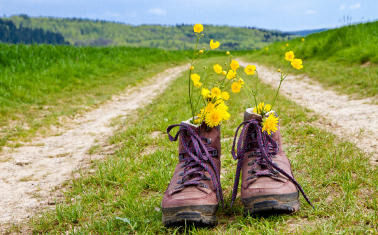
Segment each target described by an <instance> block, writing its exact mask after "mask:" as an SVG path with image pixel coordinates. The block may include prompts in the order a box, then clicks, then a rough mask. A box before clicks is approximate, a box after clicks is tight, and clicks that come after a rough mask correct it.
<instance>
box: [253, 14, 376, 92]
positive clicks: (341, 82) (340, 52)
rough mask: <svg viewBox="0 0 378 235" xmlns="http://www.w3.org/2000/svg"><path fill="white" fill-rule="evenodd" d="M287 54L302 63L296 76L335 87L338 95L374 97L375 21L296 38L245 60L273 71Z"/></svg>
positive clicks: (272, 46) (258, 52)
mask: <svg viewBox="0 0 378 235" xmlns="http://www.w3.org/2000/svg"><path fill="white" fill-rule="evenodd" d="M286 43H287V44H288V46H286ZM287 51H293V52H294V54H295V56H296V57H297V58H300V59H302V60H303V64H304V69H303V70H300V71H296V73H307V74H309V75H310V76H312V77H313V78H315V79H317V80H318V81H320V82H322V83H323V84H325V85H329V86H334V85H336V87H335V88H336V89H338V90H339V91H340V92H342V93H359V94H361V95H363V96H375V95H378V66H377V64H378V21H375V22H369V23H364V24H355V25H348V26H344V27H341V28H337V29H332V30H328V31H324V32H321V33H314V34H310V35H308V36H307V37H305V39H304V41H302V40H301V38H296V39H293V40H290V41H288V42H285V43H282V42H281V43H273V44H272V45H270V46H269V49H268V50H259V51H256V52H255V53H252V54H251V55H250V56H249V58H250V59H251V60H252V59H253V60H254V61H259V62H263V63H265V64H270V65H274V66H275V67H277V66H280V65H281V64H282V60H283V58H284V54H285V52H287Z"/></svg>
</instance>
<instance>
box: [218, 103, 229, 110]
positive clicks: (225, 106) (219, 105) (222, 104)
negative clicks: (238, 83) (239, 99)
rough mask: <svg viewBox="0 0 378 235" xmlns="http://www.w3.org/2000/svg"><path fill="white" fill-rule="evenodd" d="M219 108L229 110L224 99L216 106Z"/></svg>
mask: <svg viewBox="0 0 378 235" xmlns="http://www.w3.org/2000/svg"><path fill="white" fill-rule="evenodd" d="M216 108H217V109H219V110H224V111H227V110H228V106H227V105H225V103H224V101H222V102H220V103H219V104H218V105H217V106H216Z"/></svg>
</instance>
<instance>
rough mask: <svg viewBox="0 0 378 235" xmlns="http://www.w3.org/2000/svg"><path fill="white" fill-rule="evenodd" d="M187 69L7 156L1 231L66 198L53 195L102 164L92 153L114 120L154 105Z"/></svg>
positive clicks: (1, 167) (2, 165)
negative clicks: (92, 166)
mask: <svg viewBox="0 0 378 235" xmlns="http://www.w3.org/2000/svg"><path fill="white" fill-rule="evenodd" d="M185 68H187V66H180V67H175V68H171V69H167V70H166V71H164V72H162V73H159V74H157V75H156V76H154V77H153V78H151V79H149V80H148V81H146V82H145V83H143V84H141V86H139V88H138V87H136V88H132V89H129V90H127V91H126V92H125V93H124V94H123V95H117V96H114V97H113V98H112V100H111V101H109V102H106V103H105V104H103V105H102V106H101V107H100V108H98V109H95V110H93V111H91V112H89V113H87V114H86V115H85V116H84V117H82V118H78V119H76V120H74V122H75V123H74V125H73V126H72V128H71V129H70V130H68V131H66V132H65V133H64V134H62V135H60V136H53V137H48V138H40V139H35V140H33V141H32V142H31V143H30V144H29V145H28V146H23V147H20V148H17V149H16V150H15V151H14V152H10V151H8V152H6V151H5V152H3V153H2V154H1V156H0V160H2V161H0V189H1V190H0V227H1V224H4V223H9V222H19V221H22V220H23V219H25V218H28V217H29V216H31V215H32V214H33V211H36V209H37V208H40V207H46V206H47V205H49V204H53V203H54V200H55V198H56V197H59V196H60V197H63V194H62V193H61V192H59V190H58V192H54V191H53V189H55V188H59V187H60V186H61V185H62V183H63V182H65V181H67V180H69V179H70V178H71V177H72V172H73V171H74V170H78V169H81V168H82V167H83V166H88V165H89V163H90V161H89V160H90V159H91V158H92V159H93V158H94V157H95V158H101V156H93V155H92V156H90V155H89V154H88V150H89V149H90V148H91V146H93V145H94V144H96V145H101V144H104V143H105V142H106V141H107V138H108V137H109V136H110V135H111V134H112V133H113V131H114V129H115V127H111V126H110V125H109V123H110V121H111V119H113V118H116V117H118V116H125V115H127V114H128V113H130V112H131V111H133V110H135V109H137V108H139V107H141V106H144V105H146V104H148V103H150V102H151V101H152V100H153V99H154V98H155V97H156V96H157V95H159V94H160V93H162V91H164V89H165V88H166V87H167V86H168V85H169V83H170V82H171V81H172V80H173V79H175V78H176V77H178V76H179V74H180V73H181V72H183V71H184V69H185ZM110 147H111V146H110ZM4 161H5V162H4ZM52 209H53V208H52ZM0 233H1V229H0Z"/></svg>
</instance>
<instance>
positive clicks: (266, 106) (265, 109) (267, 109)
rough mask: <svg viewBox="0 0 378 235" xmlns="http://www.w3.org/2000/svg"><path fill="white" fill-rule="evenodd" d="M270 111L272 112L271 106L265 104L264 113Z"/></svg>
mask: <svg viewBox="0 0 378 235" xmlns="http://www.w3.org/2000/svg"><path fill="white" fill-rule="evenodd" d="M270 110H272V105H270V104H266V105H265V107H264V111H265V112H269V111H270Z"/></svg>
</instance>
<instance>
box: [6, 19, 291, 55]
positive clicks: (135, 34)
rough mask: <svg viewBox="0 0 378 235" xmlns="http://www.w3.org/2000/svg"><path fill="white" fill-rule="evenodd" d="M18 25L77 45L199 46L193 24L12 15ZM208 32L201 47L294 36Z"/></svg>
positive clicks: (242, 45) (235, 46) (223, 29)
mask: <svg viewBox="0 0 378 235" xmlns="http://www.w3.org/2000/svg"><path fill="white" fill-rule="evenodd" d="M7 19H10V20H12V21H13V22H14V23H15V25H16V26H17V27H19V26H20V25H21V24H22V25H23V27H30V28H42V29H44V30H49V31H51V32H56V33H60V34H62V35H63V37H64V38H65V39H66V40H67V41H68V42H70V43H71V44H73V45H89V46H113V45H114V46H130V47H157V48H162V49H169V50H172V49H173V50H175V49H191V48H194V46H195V40H194V39H193V33H192V31H193V30H192V26H191V25H176V26H162V25H140V26H132V25H127V24H121V23H112V22H107V21H93V20H86V19H75V18H73V19H60V18H45V17H37V18H33V17H28V16H26V15H20V16H12V17H10V18H7ZM205 27H206V34H205V37H204V39H202V40H201V41H202V42H203V44H201V45H200V48H202V47H204V46H206V47H207V48H208V42H210V40H211V39H214V40H216V41H219V42H220V43H221V46H220V49H221V50H251V49H258V48H263V47H265V46H266V45H268V44H269V43H271V42H276V41H285V40H288V39H290V38H292V37H293V35H290V34H288V33H283V32H280V31H269V30H264V29H256V28H251V27H248V28H247V27H246V28H240V27H229V26H212V25H205Z"/></svg>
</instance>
